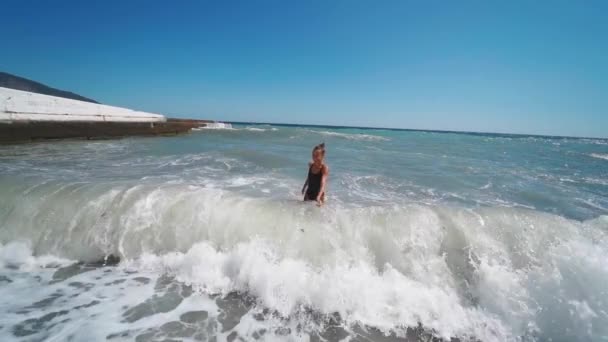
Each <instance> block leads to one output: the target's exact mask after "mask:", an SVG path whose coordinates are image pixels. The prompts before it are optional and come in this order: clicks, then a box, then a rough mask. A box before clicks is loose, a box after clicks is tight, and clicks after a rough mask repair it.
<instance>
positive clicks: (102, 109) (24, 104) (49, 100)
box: [0, 87, 167, 122]
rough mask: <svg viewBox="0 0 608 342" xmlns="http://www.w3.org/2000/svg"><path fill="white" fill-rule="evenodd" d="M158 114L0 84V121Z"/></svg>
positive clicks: (151, 118) (154, 117)
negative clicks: (32, 91)
mask: <svg viewBox="0 0 608 342" xmlns="http://www.w3.org/2000/svg"><path fill="white" fill-rule="evenodd" d="M166 120H167V119H166V118H165V116H163V115H160V114H153V113H146V112H140V111H135V110H131V109H127V108H121V107H113V106H107V105H102V104H97V103H91V102H84V101H77V100H71V99H65V98H61V97H55V96H48V95H41V94H36V93H31V92H27V91H21V90H14V89H9V88H3V87H0V122H1V121H5V122H16V121H62V122H65V121H87V122H165V121H166Z"/></svg>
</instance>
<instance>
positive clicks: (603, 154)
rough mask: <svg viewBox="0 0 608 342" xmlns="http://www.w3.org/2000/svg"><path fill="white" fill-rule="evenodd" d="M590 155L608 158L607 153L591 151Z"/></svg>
mask: <svg viewBox="0 0 608 342" xmlns="http://www.w3.org/2000/svg"><path fill="white" fill-rule="evenodd" d="M590 156H591V157H593V158H598V159H604V160H608V154H606V153H591V154H590Z"/></svg>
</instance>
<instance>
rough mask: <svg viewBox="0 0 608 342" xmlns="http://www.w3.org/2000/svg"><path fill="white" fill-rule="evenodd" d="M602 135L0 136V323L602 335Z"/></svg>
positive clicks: (2, 328)
mask: <svg viewBox="0 0 608 342" xmlns="http://www.w3.org/2000/svg"><path fill="white" fill-rule="evenodd" d="M321 141H325V142H326V143H327V147H328V152H327V153H328V154H327V162H328V164H329V165H330V168H331V176H330V185H329V186H330V187H329V193H328V198H329V201H328V204H327V205H326V206H325V207H323V208H321V209H319V208H317V207H315V206H314V205H312V204H309V203H302V202H301V201H300V198H301V195H300V194H299V190H300V189H301V186H302V183H303V181H304V177H305V176H306V172H307V167H306V163H307V161H308V159H309V157H310V150H311V148H312V146H314V145H315V144H317V143H319V142H321ZM605 156H608V141H606V140H601V139H573V138H543V137H533V136H525V137H521V136H506V135H491V134H455V133H438V132H421V131H391V130H373V129H336V128H320V127H284V126H269V125H256V126H251V125H250V126H247V125H240V126H235V127H234V129H217V130H202V131H197V132H193V133H192V134H190V135H186V136H178V137H167V138H130V139H122V140H109V141H65V142H55V143H52V144H49V143H46V144H43V143H34V144H25V145H11V146H0V187H1V189H2V192H1V193H0V203H1V204H2V205H1V206H0V244H1V246H0V312H3V314H2V315H1V316H0V340H3V341H5V340H6V341H10V340H24V341H35V340H44V339H55V340H68V339H72V340H76V341H81V340H82V341H84V340H104V339H109V340H117V341H120V340H139V341H147V340H154V341H156V340H158V341H161V340H166V339H177V340H201V339H203V340H206V339H216V340H219V341H222V340H234V339H245V340H252V339H259V340H286V339H287V340H304V341H306V340H311V341H315V340H330V341H334V340H342V339H345V338H347V339H351V340H361V341H365V340H397V339H409V340H417V339H422V340H424V339H426V338H427V337H429V336H430V335H432V336H435V337H437V338H443V339H450V338H459V339H461V340H469V339H472V340H483V341H505V340H525V341H529V340H538V341H545V340H549V339H551V340H553V341H575V340H580V341H603V340H605V339H606V338H608V328H607V327H608V293H607V291H608V290H607V289H606V285H605V284H608V262H607V261H608V209H607V208H608V161H607V160H606V158H604V157H605ZM107 255H116V256H119V257H120V258H121V261H120V263H118V265H103V262H101V263H100V262H98V261H100V260H103V258H104V257H105V256H107ZM76 262H80V263H79V264H75V263H76Z"/></svg>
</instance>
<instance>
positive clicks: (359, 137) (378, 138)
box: [309, 130, 390, 141]
mask: <svg viewBox="0 0 608 342" xmlns="http://www.w3.org/2000/svg"><path fill="white" fill-rule="evenodd" d="M309 132H313V133H318V134H321V135H325V136H330V137H338V138H344V139H348V140H359V141H389V140H390V139H389V138H386V137H383V136H379V135H372V134H356V133H354V134H348V133H339V132H332V131H315V130H309Z"/></svg>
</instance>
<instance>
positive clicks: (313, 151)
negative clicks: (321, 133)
mask: <svg viewBox="0 0 608 342" xmlns="http://www.w3.org/2000/svg"><path fill="white" fill-rule="evenodd" d="M317 151H321V154H322V155H323V156H325V143H320V144H319V145H317V146H315V147H314V148H313V149H312V153H313V154H314V153H315V152H317Z"/></svg>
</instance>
